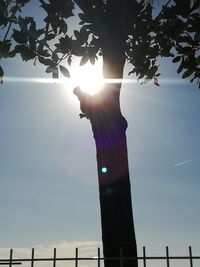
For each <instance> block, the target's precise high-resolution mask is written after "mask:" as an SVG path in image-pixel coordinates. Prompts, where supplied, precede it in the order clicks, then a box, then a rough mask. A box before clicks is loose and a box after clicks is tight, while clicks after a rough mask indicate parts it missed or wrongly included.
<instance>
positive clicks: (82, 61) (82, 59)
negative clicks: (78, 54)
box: [79, 54, 89, 66]
mask: <svg viewBox="0 0 200 267" xmlns="http://www.w3.org/2000/svg"><path fill="white" fill-rule="evenodd" d="M88 59H89V56H88V54H85V55H84V56H82V58H81V61H80V64H79V65H80V66H82V65H85V63H86V62H87V61H88Z"/></svg>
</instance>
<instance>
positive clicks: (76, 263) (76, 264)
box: [75, 248, 78, 267]
mask: <svg viewBox="0 0 200 267" xmlns="http://www.w3.org/2000/svg"><path fill="white" fill-rule="evenodd" d="M75 253H76V256H75V267H78V248H76V252H75Z"/></svg>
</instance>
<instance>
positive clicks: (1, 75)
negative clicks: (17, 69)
mask: <svg viewBox="0 0 200 267" xmlns="http://www.w3.org/2000/svg"><path fill="white" fill-rule="evenodd" d="M3 75H4V71H3V69H2V67H1V66H0V83H1V84H2V83H3Z"/></svg>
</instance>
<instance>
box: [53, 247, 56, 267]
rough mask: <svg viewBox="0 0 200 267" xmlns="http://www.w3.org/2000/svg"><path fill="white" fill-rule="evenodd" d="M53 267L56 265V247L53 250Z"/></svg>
mask: <svg viewBox="0 0 200 267" xmlns="http://www.w3.org/2000/svg"><path fill="white" fill-rule="evenodd" d="M53 267H56V248H54V250H53Z"/></svg>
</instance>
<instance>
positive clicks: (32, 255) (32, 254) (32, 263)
mask: <svg viewBox="0 0 200 267" xmlns="http://www.w3.org/2000/svg"><path fill="white" fill-rule="evenodd" d="M34 255H35V250H34V248H32V251H31V267H34Z"/></svg>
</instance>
